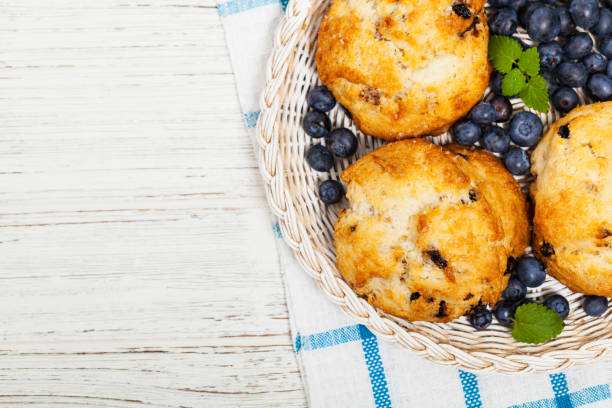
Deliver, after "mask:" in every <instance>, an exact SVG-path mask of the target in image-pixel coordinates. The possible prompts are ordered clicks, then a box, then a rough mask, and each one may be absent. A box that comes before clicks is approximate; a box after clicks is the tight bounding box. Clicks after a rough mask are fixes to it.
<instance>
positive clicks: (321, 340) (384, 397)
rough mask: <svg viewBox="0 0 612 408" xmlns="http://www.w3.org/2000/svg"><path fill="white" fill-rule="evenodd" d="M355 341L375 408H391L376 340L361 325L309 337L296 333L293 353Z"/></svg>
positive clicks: (372, 334)
mask: <svg viewBox="0 0 612 408" xmlns="http://www.w3.org/2000/svg"><path fill="white" fill-rule="evenodd" d="M357 340H361V348H362V349H363V354H364V356H365V363H366V366H367V368H368V373H369V375H370V385H371V387H372V395H373V396H374V403H375V404H376V407H377V408H391V397H389V387H388V385H387V377H386V376H385V368H384V367H383V364H382V359H381V358H380V351H379V349H378V340H377V339H376V336H374V333H372V332H371V331H370V330H368V328H367V327H365V326H364V325H363V324H358V325H355V326H346V327H341V328H339V329H334V330H329V331H326V332H321V333H316V334H311V335H309V336H302V335H300V334H299V333H298V335H297V337H296V338H295V352H296V353H299V352H300V350H317V349H320V348H326V347H332V346H337V345H339V344H344V343H349V342H351V341H357Z"/></svg>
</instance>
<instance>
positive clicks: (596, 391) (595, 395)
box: [569, 384, 612, 407]
mask: <svg viewBox="0 0 612 408" xmlns="http://www.w3.org/2000/svg"><path fill="white" fill-rule="evenodd" d="M569 397H570V402H571V404H572V406H574V407H581V406H583V405H589V404H593V403H594V402H598V401H604V400H607V399H610V398H612V395H610V386H609V385H608V384H600V385H596V386H594V387H589V388H585V389H583V390H581V391H579V392H572V393H571V394H570V395H569Z"/></svg>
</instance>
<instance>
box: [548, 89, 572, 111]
mask: <svg viewBox="0 0 612 408" xmlns="http://www.w3.org/2000/svg"><path fill="white" fill-rule="evenodd" d="M551 102H552V105H553V106H554V107H555V109H556V110H558V111H559V112H563V113H567V112H569V111H571V110H572V109H574V108H575V107H576V106H578V94H576V91H574V90H573V89H572V88H570V87H569V86H562V87H561V88H559V89H557V91H556V92H555V93H554V94H553V96H552V98H551Z"/></svg>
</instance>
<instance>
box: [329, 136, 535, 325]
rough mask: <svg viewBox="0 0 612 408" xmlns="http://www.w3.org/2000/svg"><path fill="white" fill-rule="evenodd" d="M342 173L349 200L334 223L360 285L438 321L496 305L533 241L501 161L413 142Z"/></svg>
mask: <svg viewBox="0 0 612 408" xmlns="http://www.w3.org/2000/svg"><path fill="white" fill-rule="evenodd" d="M341 177H342V180H343V181H344V182H345V183H346V185H347V197H348V199H349V201H350V207H349V208H348V209H345V210H342V211H341V212H340V214H339V216H338V220H337V221H336V224H335V245H336V253H337V257H338V261H337V267H338V269H339V271H340V273H341V274H342V276H343V277H344V279H345V280H346V282H347V283H348V284H349V285H350V286H351V287H352V288H353V289H354V290H355V292H357V293H358V294H359V295H362V296H364V297H366V298H367V300H368V302H370V303H371V304H372V305H373V306H375V307H378V308H381V309H382V310H383V311H385V312H388V313H391V314H394V315H396V316H400V317H403V318H406V319H408V320H426V321H435V322H446V321H450V320H452V319H455V318H457V317H459V316H461V315H463V314H465V313H466V312H469V311H470V310H471V309H472V308H473V307H474V306H476V305H479V304H494V303H496V302H497V300H498V299H499V297H500V295H501V292H502V290H503V289H504V288H505V286H506V284H507V282H508V278H509V274H508V273H507V266H508V263H511V260H512V257H514V258H516V257H518V256H520V255H521V254H522V253H523V252H524V249H525V247H526V246H527V242H528V238H529V233H528V224H527V215H526V206H525V200H524V197H523V194H522V192H521V190H520V187H519V186H518V184H517V183H516V181H515V180H514V179H513V178H512V176H511V175H510V174H509V173H508V172H507V171H506V170H505V169H504V168H503V166H502V164H501V163H500V161H499V160H498V159H497V158H495V157H494V156H492V155H490V154H489V153H486V152H483V151H478V150H470V149H468V148H464V147H459V146H449V147H440V146H436V145H434V144H432V143H429V142H426V141H424V140H421V139H411V140H404V141H399V142H395V143H391V144H388V145H385V146H383V147H381V148H379V149H377V150H374V151H373V152H371V153H370V154H368V155H366V156H364V157H363V158H361V159H360V160H358V161H357V162H355V163H354V164H352V165H351V166H350V167H348V168H347V169H346V170H345V171H343V172H342V175H341ZM509 260H510V262H509Z"/></svg>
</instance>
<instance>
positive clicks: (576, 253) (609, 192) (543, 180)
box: [531, 102, 612, 296]
mask: <svg viewBox="0 0 612 408" xmlns="http://www.w3.org/2000/svg"><path fill="white" fill-rule="evenodd" d="M611 132H612V102H603V103H596V104H593V105H588V106H582V107H579V108H576V109H574V110H572V111H571V112H570V113H568V114H567V115H566V116H565V117H564V118H562V119H559V120H557V121H556V122H555V123H554V124H553V125H552V126H551V127H550V129H548V131H547V132H546V134H545V135H544V137H543V138H542V140H541V141H540V143H539V144H538V147H537V148H536V149H535V151H534V152H533V154H532V155H531V171H532V173H533V174H534V175H535V176H536V177H537V178H536V180H535V182H534V183H533V184H532V185H531V195H532V197H533V201H534V204H535V215H534V219H533V244H532V245H533V249H534V253H535V254H536V256H537V257H538V258H540V259H541V260H542V261H543V262H545V263H546V265H547V267H548V271H549V273H550V274H551V275H552V276H554V277H555V278H557V279H558V280H560V281H561V282H562V283H564V284H565V285H566V286H567V287H569V288H570V289H571V290H573V291H575V292H583V293H587V294H591V295H600V296H612V248H611V246H612V133H611Z"/></svg>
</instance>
